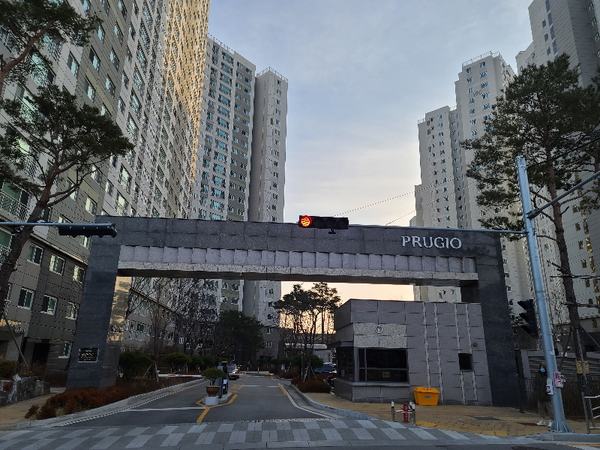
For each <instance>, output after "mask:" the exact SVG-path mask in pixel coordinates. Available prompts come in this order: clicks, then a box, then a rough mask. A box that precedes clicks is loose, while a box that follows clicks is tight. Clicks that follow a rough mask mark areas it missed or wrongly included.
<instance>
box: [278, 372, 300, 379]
mask: <svg viewBox="0 0 600 450" xmlns="http://www.w3.org/2000/svg"><path fill="white" fill-rule="evenodd" d="M297 376H298V372H296V371H293V370H290V371H288V372H280V373H279V377H280V378H284V379H286V380H290V379H292V378H294V377H297Z"/></svg>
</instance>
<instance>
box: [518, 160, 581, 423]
mask: <svg viewBox="0 0 600 450" xmlns="http://www.w3.org/2000/svg"><path fill="white" fill-rule="evenodd" d="M517 171H518V173H519V188H520V190H521V203H522V204H523V219H524V220H525V231H526V232H527V247H528V248H529V261H530V264H531V275H532V276H533V286H534V289H535V301H536V305H537V309H538V314H539V319H540V323H539V325H540V332H541V335H542V344H543V347H544V356H545V359H546V370H547V371H548V377H549V378H550V379H551V380H552V382H553V383H554V377H553V375H554V372H557V371H558V366H557V365H556V356H555V354H554V342H553V341H552V329H551V327H550V316H549V315H548V306H547V304H546V293H545V291H544V283H543V281H542V270H541V268H540V256H539V251H538V246H537V239H536V234H535V224H534V223H533V219H530V218H529V212H530V211H531V209H532V208H531V196H530V194H529V180H528V178H527V166H526V164H525V158H524V157H523V156H519V157H517ZM552 408H553V409H554V422H553V423H552V426H551V427H550V430H551V431H556V432H559V433H572V432H573V431H572V430H571V429H570V428H569V426H568V425H567V423H566V422H565V412H564V409H563V403H562V395H561V390H560V389H557V388H554V395H552Z"/></svg>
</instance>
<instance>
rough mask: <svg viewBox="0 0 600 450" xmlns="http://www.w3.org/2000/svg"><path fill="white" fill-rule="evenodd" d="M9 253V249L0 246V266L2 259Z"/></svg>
mask: <svg viewBox="0 0 600 450" xmlns="http://www.w3.org/2000/svg"><path fill="white" fill-rule="evenodd" d="M9 251H10V248H9V247H7V246H5V245H2V244H0V264H2V263H3V262H4V258H6V255H8V252H9Z"/></svg>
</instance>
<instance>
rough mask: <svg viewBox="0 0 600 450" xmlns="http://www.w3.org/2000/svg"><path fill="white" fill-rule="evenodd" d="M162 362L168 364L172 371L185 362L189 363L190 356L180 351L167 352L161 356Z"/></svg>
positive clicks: (190, 360)
mask: <svg viewBox="0 0 600 450" xmlns="http://www.w3.org/2000/svg"><path fill="white" fill-rule="evenodd" d="M163 362H164V363H165V364H168V365H169V366H170V367H171V370H172V371H175V370H176V369H178V368H180V367H182V366H183V365H185V364H190V363H191V362H192V357H191V356H190V355H186V354H185V353H181V352H177V353H169V354H168V355H166V356H165V357H164V358H163Z"/></svg>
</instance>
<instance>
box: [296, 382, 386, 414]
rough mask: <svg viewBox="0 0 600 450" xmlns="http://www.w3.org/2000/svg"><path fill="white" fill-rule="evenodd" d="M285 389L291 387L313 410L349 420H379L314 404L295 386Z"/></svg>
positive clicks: (346, 410)
mask: <svg viewBox="0 0 600 450" xmlns="http://www.w3.org/2000/svg"><path fill="white" fill-rule="evenodd" d="M286 387H291V388H292V389H294V390H295V392H297V393H298V394H299V395H300V397H302V398H303V399H304V400H306V402H307V403H308V404H309V405H310V406H312V407H313V408H316V409H320V410H323V411H329V412H332V413H335V414H338V415H340V416H345V417H348V418H350V419H358V420H381V419H378V418H377V417H373V416H369V415H368V414H365V413H361V412H358V411H350V410H348V409H342V408H336V407H334V406H327V405H323V404H322V403H319V402H315V401H314V400H313V399H312V398H310V397H309V396H308V395H305V394H304V393H303V392H301V391H300V389H298V388H297V387H296V386H294V385H292V384H290V385H289V386H286Z"/></svg>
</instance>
